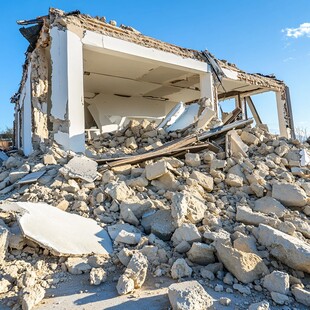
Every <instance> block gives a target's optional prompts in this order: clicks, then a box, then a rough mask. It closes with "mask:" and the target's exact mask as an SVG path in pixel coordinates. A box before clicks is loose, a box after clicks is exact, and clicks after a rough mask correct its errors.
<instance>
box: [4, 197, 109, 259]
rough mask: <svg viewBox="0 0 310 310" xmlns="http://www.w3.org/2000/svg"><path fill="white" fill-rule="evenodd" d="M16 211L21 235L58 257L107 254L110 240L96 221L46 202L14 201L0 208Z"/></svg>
mask: <svg viewBox="0 0 310 310" xmlns="http://www.w3.org/2000/svg"><path fill="white" fill-rule="evenodd" d="M0 208H1V209H2V210H4V211H13V212H18V213H20V214H21V216H20V217H19V218H18V224H19V226H20V228H21V230H22V233H23V235H24V236H25V237H26V238H28V239H30V240H32V241H34V242H35V243H37V244H39V245H40V246H42V247H43V248H46V249H48V250H50V251H51V252H52V253H53V254H54V255H57V256H79V255H91V254H98V255H109V254H110V253H112V251H113V249H112V242H111V239H110V237H109V235H108V233H107V232H106V231H105V230H104V229H102V228H101V227H100V226H99V225H98V224H97V222H96V221H94V220H92V219H87V218H84V217H82V216H79V215H76V214H71V213H68V212H65V211H62V210H60V209H58V208H56V207H53V206H50V205H48V204H46V203H32V202H15V203H10V204H4V205H1V207H0Z"/></svg>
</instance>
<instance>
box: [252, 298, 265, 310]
mask: <svg viewBox="0 0 310 310" xmlns="http://www.w3.org/2000/svg"><path fill="white" fill-rule="evenodd" d="M269 309H270V305H269V302H268V301H267V300H263V301H260V302H256V303H253V304H251V305H250V306H249V309H248V310H269Z"/></svg>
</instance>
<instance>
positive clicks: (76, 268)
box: [66, 257, 91, 274]
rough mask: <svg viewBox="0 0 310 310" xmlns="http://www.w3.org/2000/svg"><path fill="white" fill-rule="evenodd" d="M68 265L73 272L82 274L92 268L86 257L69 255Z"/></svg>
mask: <svg viewBox="0 0 310 310" xmlns="http://www.w3.org/2000/svg"><path fill="white" fill-rule="evenodd" d="M66 266H67V269H68V271H69V272H70V273H71V274H82V273H83V272H84V273H86V272H89V271H90V270H91V266H90V265H89V264H88V261H87V258H86V257H69V258H68V259H67V261H66Z"/></svg>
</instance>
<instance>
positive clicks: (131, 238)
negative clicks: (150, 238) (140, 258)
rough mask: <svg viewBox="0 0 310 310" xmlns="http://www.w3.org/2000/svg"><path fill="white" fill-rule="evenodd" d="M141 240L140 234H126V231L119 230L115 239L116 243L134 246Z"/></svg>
mask: <svg viewBox="0 0 310 310" xmlns="http://www.w3.org/2000/svg"><path fill="white" fill-rule="evenodd" d="M140 239H141V234H139V233H133V232H128V231H126V230H121V231H120V232H119V234H118V235H117V237H116V238H115V241H116V242H121V243H125V244H130V245H135V244H138V243H139V241H140Z"/></svg>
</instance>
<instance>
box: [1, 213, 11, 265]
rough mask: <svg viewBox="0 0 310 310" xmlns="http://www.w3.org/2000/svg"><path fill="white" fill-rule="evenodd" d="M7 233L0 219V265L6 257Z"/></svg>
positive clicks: (7, 229)
mask: <svg viewBox="0 0 310 310" xmlns="http://www.w3.org/2000/svg"><path fill="white" fill-rule="evenodd" d="M9 233H10V231H9V228H8V227H7V226H6V225H5V223H4V222H3V221H2V220H1V219H0V263H2V261H3V260H4V258H5V256H6V251H7V248H8V245H9Z"/></svg>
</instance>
